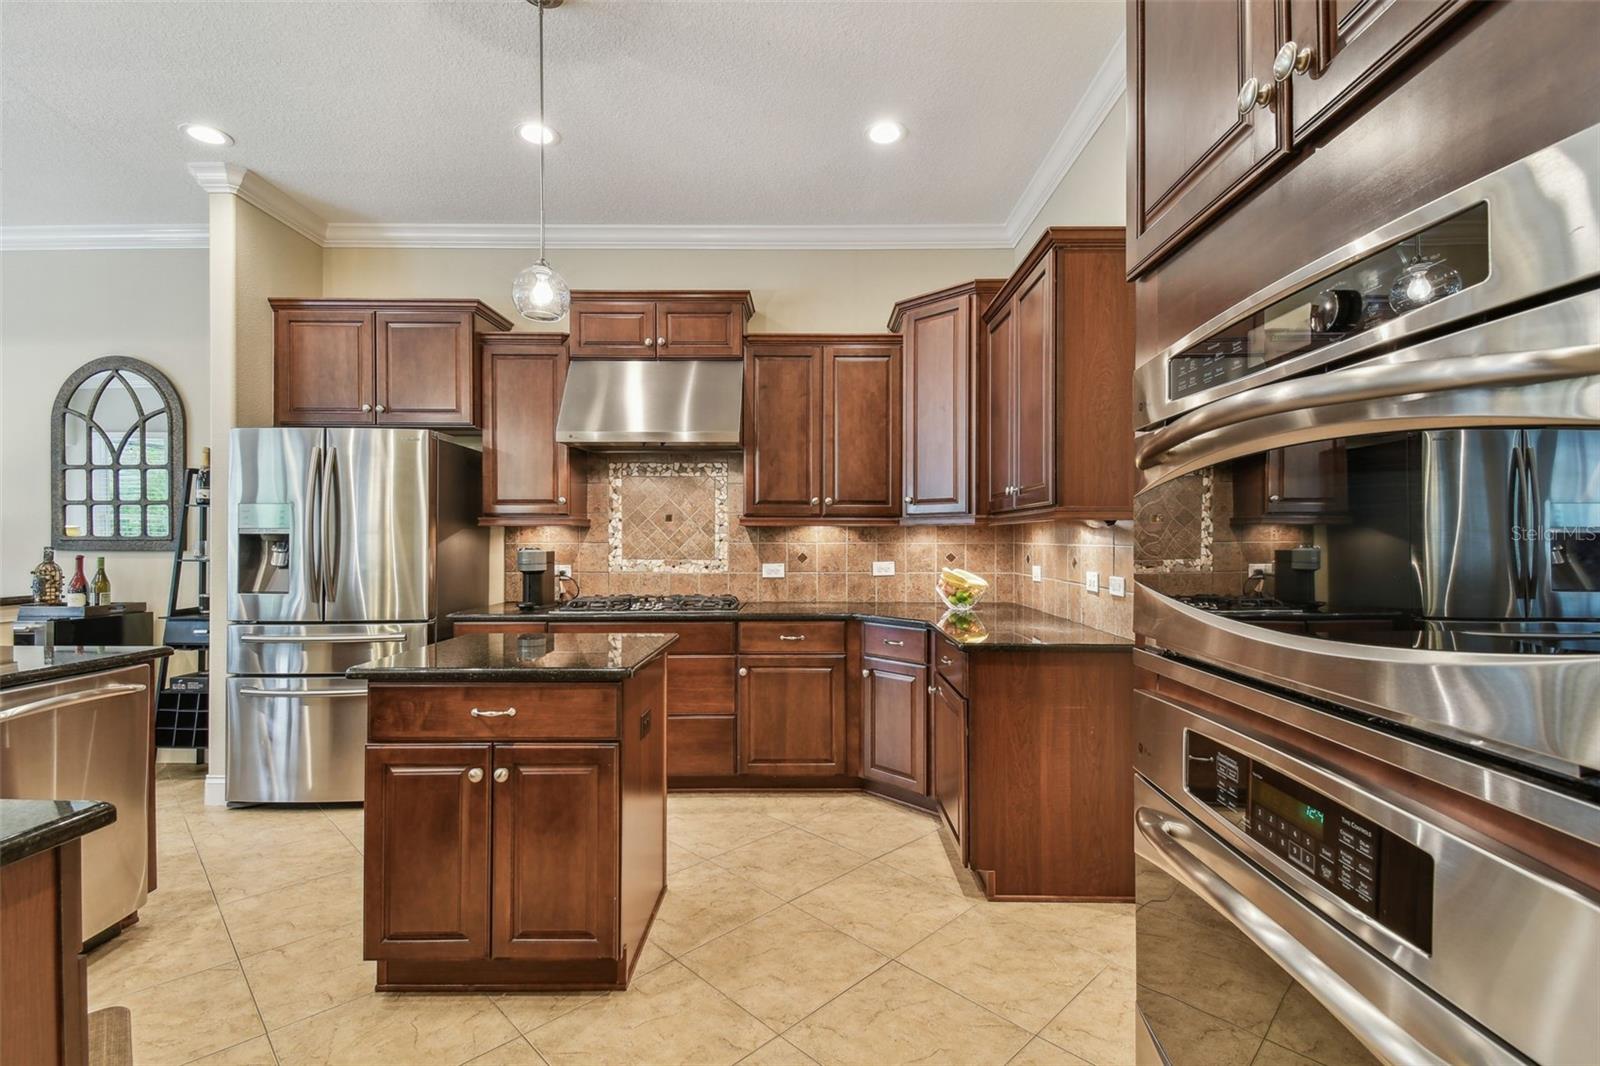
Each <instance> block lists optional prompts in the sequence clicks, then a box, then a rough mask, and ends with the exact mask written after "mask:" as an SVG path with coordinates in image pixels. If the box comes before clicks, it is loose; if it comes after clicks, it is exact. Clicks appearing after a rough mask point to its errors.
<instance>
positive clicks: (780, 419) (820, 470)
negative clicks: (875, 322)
mask: <svg viewBox="0 0 1600 1066" xmlns="http://www.w3.org/2000/svg"><path fill="white" fill-rule="evenodd" d="M900 405H901V371H900V338H899V337H895V336H877V335H813V334H794V335H785V334H762V335H760V336H752V337H751V338H749V345H748V347H747V349H746V353H745V414H744V417H745V426H744V453H745V509H744V518H743V521H745V522H746V523H747V524H762V523H763V522H765V523H767V524H785V523H789V524H795V523H798V522H800V521H824V522H825V521H828V520H830V519H831V520H844V521H850V522H856V523H861V522H865V523H869V524H870V523H878V524H887V523H890V522H892V521H894V520H895V519H897V518H898V516H899V514H900V477H901V471H900V445H901V429H900V424H901V413H900ZM751 520H754V521H753V522H752V521H751Z"/></svg>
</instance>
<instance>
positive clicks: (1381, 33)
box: [1128, 0, 1474, 277]
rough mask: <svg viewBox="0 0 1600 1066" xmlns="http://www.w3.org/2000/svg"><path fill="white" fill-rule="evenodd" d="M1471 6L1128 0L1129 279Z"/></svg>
mask: <svg viewBox="0 0 1600 1066" xmlns="http://www.w3.org/2000/svg"><path fill="white" fill-rule="evenodd" d="M1473 6H1474V4H1473V0H1389V2H1386V3H1385V2H1380V0H1236V2H1234V3H1194V2H1192V0H1130V3H1129V4H1128V44H1129V47H1128V85H1129V86H1130V87H1131V89H1132V92H1131V97H1130V98H1131V103H1132V111H1131V115H1132V120H1133V124H1132V127H1131V129H1132V135H1131V136H1130V138H1129V140H1128V153H1129V158H1128V230H1129V244H1128V274H1129V276H1130V277H1132V276H1134V275H1137V274H1140V273H1143V272H1144V271H1145V270H1146V269H1148V268H1149V267H1151V266H1153V265H1154V264H1155V263H1156V261H1157V260H1159V259H1161V258H1163V257H1164V256H1165V255H1167V254H1168V253H1169V252H1171V251H1173V250H1174V249H1176V247H1177V246H1178V245H1179V244H1180V243H1182V242H1183V241H1184V240H1185V239H1186V238H1187V237H1189V236H1190V235H1192V234H1193V233H1194V232H1195V231H1197V230H1199V229H1200V228H1201V227H1203V226H1205V225H1206V224H1207V223H1208V222H1209V221H1211V220H1212V219H1213V218H1215V217H1217V216H1218V215H1219V214H1221V213H1222V212H1223V211H1224V210H1225V209H1226V208H1227V207H1228V206H1229V205H1230V204H1232V203H1233V202H1235V201H1237V200H1238V199H1239V198H1240V197H1241V196H1242V195H1243V194H1244V193H1245V192H1246V191H1247V190H1249V189H1251V188H1253V187H1254V186H1255V185H1256V184H1257V183H1258V182H1259V181H1260V179H1261V178H1262V176H1263V175H1264V174H1265V173H1266V172H1267V171H1269V170H1270V169H1272V167H1273V166H1274V164H1276V163H1277V162H1278V161H1280V160H1282V159H1284V158H1285V157H1286V156H1287V154H1288V153H1289V152H1290V151H1291V150H1292V149H1294V148H1297V147H1298V146H1299V143H1300V142H1301V141H1304V140H1306V139H1308V138H1309V137H1310V136H1311V135H1312V134H1313V133H1315V132H1316V131H1318V130H1319V129H1321V128H1322V127H1323V126H1325V125H1327V124H1328V123H1330V122H1331V121H1332V120H1334V119H1335V118H1336V117H1338V116H1340V115H1342V114H1344V113H1345V111H1346V109H1347V108H1348V106H1349V105H1351V104H1353V103H1355V102H1356V101H1357V100H1358V99H1360V98H1361V97H1362V95H1363V94H1365V93H1366V92H1367V90H1369V89H1372V88H1375V87H1377V86H1378V85H1379V84H1380V83H1381V82H1382V81H1383V80H1384V79H1385V78H1386V77H1388V76H1389V75H1390V74H1391V73H1395V72H1397V70H1396V68H1397V67H1398V66H1399V65H1400V64H1402V62H1403V61H1404V60H1406V59H1408V58H1410V57H1411V55H1412V54H1413V53H1414V52H1415V51H1416V50H1417V48H1418V47H1420V46H1421V45H1423V44H1424V43H1426V42H1427V41H1428V40H1429V39H1430V38H1431V37H1432V36H1433V35H1434V33H1435V32H1436V31H1438V30H1439V29H1441V28H1443V27H1444V26H1445V25H1447V24H1448V23H1449V22H1450V20H1451V19H1452V18H1453V17H1454V16H1456V15H1458V14H1460V13H1462V12H1464V11H1466V10H1469V9H1470V8H1471V7H1473Z"/></svg>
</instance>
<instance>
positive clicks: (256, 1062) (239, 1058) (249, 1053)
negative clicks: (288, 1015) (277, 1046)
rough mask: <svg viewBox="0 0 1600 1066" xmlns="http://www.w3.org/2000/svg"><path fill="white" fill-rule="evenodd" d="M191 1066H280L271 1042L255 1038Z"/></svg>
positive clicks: (190, 1065)
mask: <svg viewBox="0 0 1600 1066" xmlns="http://www.w3.org/2000/svg"><path fill="white" fill-rule="evenodd" d="M189 1066H278V1057H277V1056H276V1055H274V1054H273V1053H272V1042H271V1041H270V1040H268V1039H267V1038H266V1037H264V1036H255V1037H251V1038H250V1039H249V1040H246V1041H245V1042H244V1043H242V1044H235V1045H233V1046H232V1047H227V1048H223V1049H222V1050H221V1051H213V1052H212V1053H211V1054H209V1055H203V1056H201V1057H200V1058H198V1059H193V1060H191V1061H190V1063H189Z"/></svg>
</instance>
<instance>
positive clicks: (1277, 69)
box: [1272, 41, 1317, 81]
mask: <svg viewBox="0 0 1600 1066" xmlns="http://www.w3.org/2000/svg"><path fill="white" fill-rule="evenodd" d="M1316 55H1317V54H1316V52H1314V51H1313V50H1312V49H1310V48H1301V47H1300V45H1299V44H1297V43H1295V42H1294V41H1285V42H1283V47H1282V48H1280V49H1278V54H1277V55H1275V56H1273V57H1272V80H1273V81H1288V80H1289V78H1290V77H1292V76H1293V75H1295V74H1304V73H1305V72H1306V71H1308V70H1310V69H1311V61H1312V60H1313V59H1315V58H1316Z"/></svg>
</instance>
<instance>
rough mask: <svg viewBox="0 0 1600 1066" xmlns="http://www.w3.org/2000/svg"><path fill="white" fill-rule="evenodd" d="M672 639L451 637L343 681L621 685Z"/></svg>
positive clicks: (351, 672)
mask: <svg viewBox="0 0 1600 1066" xmlns="http://www.w3.org/2000/svg"><path fill="white" fill-rule="evenodd" d="M677 639H678V638H677V637H676V636H675V635H673V634H671V633H551V634H544V633H533V634H526V635H523V634H515V633H512V634H498V633H495V634H487V635H473V636H463V637H453V638H451V639H450V640H444V641H440V642H439V643H437V644H429V645H427V646H426V647H422V648H414V649H412V650H410V651H403V652H400V653H399V654H397V655H389V656H386V657H384V658H382V659H374V660H373V661H371V662H366V663H360V664H358V665H356V666H352V667H351V668H350V669H348V670H346V671H345V676H346V677H351V678H359V679H362V680H365V681H380V682H382V681H389V682H394V681H402V682H403V681H427V682H435V681H455V682H462V683H469V684H470V683H475V682H498V683H504V682H510V683H515V684H524V683H534V684H537V683H543V682H567V683H572V682H615V681H626V680H627V679H628V678H630V677H632V676H633V675H634V674H636V673H638V672H639V670H640V668H641V667H643V666H645V665H646V664H647V663H649V662H650V661H651V660H653V659H655V658H656V657H657V656H659V655H660V654H661V653H662V652H664V651H666V650H667V647H668V646H669V645H671V644H672V642H673V641H675V640H677Z"/></svg>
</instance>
